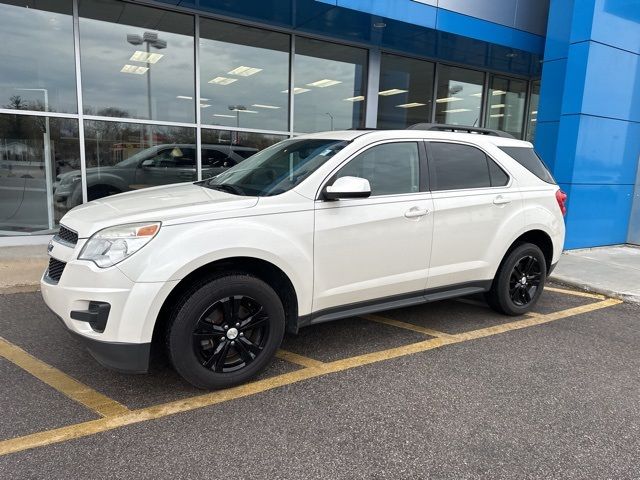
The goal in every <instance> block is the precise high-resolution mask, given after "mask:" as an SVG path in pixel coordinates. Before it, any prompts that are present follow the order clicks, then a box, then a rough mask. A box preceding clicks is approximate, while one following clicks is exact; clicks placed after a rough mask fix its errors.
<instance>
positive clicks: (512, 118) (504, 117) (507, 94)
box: [486, 76, 527, 138]
mask: <svg viewBox="0 0 640 480" xmlns="http://www.w3.org/2000/svg"><path fill="white" fill-rule="evenodd" d="M526 97H527V82H525V81H524V80H515V79H513V78H505V77H498V76H494V77H493V78H492V79H491V84H490V88H489V101H488V102H487V115H486V126H487V128H495V129H497V130H502V131H504V132H507V133H510V134H511V135H513V136H514V137H516V138H522V125H523V122H524V103H525V99H526Z"/></svg>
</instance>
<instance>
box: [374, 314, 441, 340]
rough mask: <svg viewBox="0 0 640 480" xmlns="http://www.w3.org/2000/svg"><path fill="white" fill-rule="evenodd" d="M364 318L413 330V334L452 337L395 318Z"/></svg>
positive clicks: (378, 316) (377, 316) (375, 316)
mask: <svg viewBox="0 0 640 480" xmlns="http://www.w3.org/2000/svg"><path fill="white" fill-rule="evenodd" d="M362 318H364V319H366V320H369V321H371V322H377V323H383V324H385V325H391V326H392V327H398V328H404V329H405V330H411V331H413V332H418V333H423V334H425V335H429V336H430V337H450V336H451V335H450V334H448V333H444V332H440V331H439V330H434V329H432V328H426V327H421V326H420V325H414V324H413V323H408V322H402V321H400V320H395V319H393V318H387V317H381V316H380V315H362Z"/></svg>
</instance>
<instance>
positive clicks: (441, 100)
mask: <svg viewBox="0 0 640 480" xmlns="http://www.w3.org/2000/svg"><path fill="white" fill-rule="evenodd" d="M460 100H464V99H463V98H460V97H444V98H438V99H436V103H449V102H458V101H460Z"/></svg>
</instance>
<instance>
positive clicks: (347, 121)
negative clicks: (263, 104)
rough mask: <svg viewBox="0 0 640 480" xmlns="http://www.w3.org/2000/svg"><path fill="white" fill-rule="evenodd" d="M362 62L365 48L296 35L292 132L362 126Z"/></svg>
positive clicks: (363, 64) (363, 72) (363, 100)
mask: <svg viewBox="0 0 640 480" xmlns="http://www.w3.org/2000/svg"><path fill="white" fill-rule="evenodd" d="M366 61H367V52H366V50H362V49H359V48H353V47H347V46H344V45H336V44H333V43H327V42H321V41H318V40H311V39H308V38H300V37H297V38H296V57H295V64H294V68H295V75H294V78H295V87H294V90H293V93H294V95H295V101H294V122H293V129H294V131H296V132H319V131H325V130H343V129H348V128H357V127H361V126H363V122H364V106H365V101H366V99H365V84H366V67H365V65H366ZM287 93H288V90H285V91H284V92H283V93H282V95H285V94H287Z"/></svg>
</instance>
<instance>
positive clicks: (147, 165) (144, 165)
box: [140, 158, 155, 168]
mask: <svg viewBox="0 0 640 480" xmlns="http://www.w3.org/2000/svg"><path fill="white" fill-rule="evenodd" d="M154 163H155V162H154V160H153V159H152V158H151V159H149V160H145V161H144V162H142V163H141V164H140V166H141V167H142V168H151V167H153V164H154Z"/></svg>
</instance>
